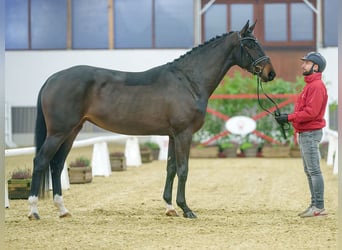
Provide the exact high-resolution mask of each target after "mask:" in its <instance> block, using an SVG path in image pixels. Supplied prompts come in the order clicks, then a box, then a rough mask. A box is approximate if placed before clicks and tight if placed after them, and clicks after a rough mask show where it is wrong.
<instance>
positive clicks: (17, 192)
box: [7, 169, 32, 199]
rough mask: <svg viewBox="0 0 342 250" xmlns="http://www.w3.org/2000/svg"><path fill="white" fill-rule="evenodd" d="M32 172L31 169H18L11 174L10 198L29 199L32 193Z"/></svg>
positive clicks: (9, 181)
mask: <svg viewBox="0 0 342 250" xmlns="http://www.w3.org/2000/svg"><path fill="white" fill-rule="evenodd" d="M31 182H32V174H31V170H30V169H17V170H15V171H14V172H13V173H12V174H11V179H9V180H8V181H7V184H8V198H9V199H27V198H28V197H29V195H30V189H31Z"/></svg>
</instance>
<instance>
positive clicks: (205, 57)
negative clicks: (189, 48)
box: [177, 38, 235, 98]
mask: <svg viewBox="0 0 342 250" xmlns="http://www.w3.org/2000/svg"><path fill="white" fill-rule="evenodd" d="M227 39H228V38H226V39H225V41H224V42H222V43H220V44H218V45H217V46H212V47H210V46H211V45H210V44H208V45H206V46H207V47H206V48H198V51H196V53H193V54H190V55H187V56H186V57H185V58H183V59H182V60H181V61H180V62H178V65H177V68H179V69H180V70H181V71H182V72H183V74H185V75H186V76H187V79H188V80H189V81H190V82H191V84H192V85H197V88H198V89H200V90H201V92H202V94H203V95H205V96H207V97H208V98H209V97H210V95H211V94H212V93H213V92H214V90H215V89H216V87H217V86H218V84H219V83H220V82H221V80H222V79H223V77H224V75H225V74H226V73H227V71H228V70H229V68H230V67H232V66H233V65H235V63H234V62H233V60H232V58H231V55H232V51H233V49H234V46H233V45H232V44H229V43H228V41H227Z"/></svg>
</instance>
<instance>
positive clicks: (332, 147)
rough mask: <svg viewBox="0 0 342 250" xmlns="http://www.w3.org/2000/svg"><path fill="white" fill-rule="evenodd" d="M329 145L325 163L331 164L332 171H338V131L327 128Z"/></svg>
mask: <svg viewBox="0 0 342 250" xmlns="http://www.w3.org/2000/svg"><path fill="white" fill-rule="evenodd" d="M327 134H328V139H329V146H328V155H327V165H328V166H331V165H333V173H334V174H337V173H338V133H337V132H336V131H332V130H327Z"/></svg>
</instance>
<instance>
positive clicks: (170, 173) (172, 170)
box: [163, 136, 178, 216]
mask: <svg viewBox="0 0 342 250" xmlns="http://www.w3.org/2000/svg"><path fill="white" fill-rule="evenodd" d="M166 171H167V173H166V181H165V187H164V194H163V198H164V201H165V202H166V212H165V214H166V215H167V216H178V214H177V212H176V210H175V208H174V207H173V206H172V188H173V181H174V178H175V176H176V157H175V143H174V140H173V138H172V137H171V136H170V139H169V149H168V159H167V167H166Z"/></svg>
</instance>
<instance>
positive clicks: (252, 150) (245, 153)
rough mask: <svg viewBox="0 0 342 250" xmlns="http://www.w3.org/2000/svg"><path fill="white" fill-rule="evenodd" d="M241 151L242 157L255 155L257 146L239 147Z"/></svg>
mask: <svg viewBox="0 0 342 250" xmlns="http://www.w3.org/2000/svg"><path fill="white" fill-rule="evenodd" d="M241 152H242V153H243V156H244V157H256V156H257V153H258V147H256V146H255V147H250V148H245V149H241Z"/></svg>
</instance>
